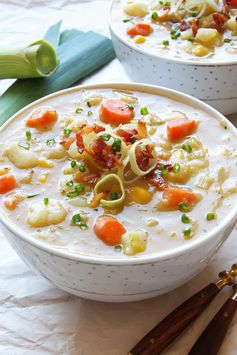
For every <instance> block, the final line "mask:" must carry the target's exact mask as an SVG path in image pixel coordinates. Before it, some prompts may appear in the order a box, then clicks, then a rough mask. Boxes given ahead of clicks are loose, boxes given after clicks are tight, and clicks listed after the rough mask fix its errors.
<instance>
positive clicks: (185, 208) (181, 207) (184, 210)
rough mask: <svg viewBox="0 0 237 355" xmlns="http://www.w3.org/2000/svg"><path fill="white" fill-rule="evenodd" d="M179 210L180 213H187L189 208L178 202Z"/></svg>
mask: <svg viewBox="0 0 237 355" xmlns="http://www.w3.org/2000/svg"><path fill="white" fill-rule="evenodd" d="M179 209H180V211H182V212H188V211H189V206H188V205H187V204H186V203H184V202H180V203H179Z"/></svg>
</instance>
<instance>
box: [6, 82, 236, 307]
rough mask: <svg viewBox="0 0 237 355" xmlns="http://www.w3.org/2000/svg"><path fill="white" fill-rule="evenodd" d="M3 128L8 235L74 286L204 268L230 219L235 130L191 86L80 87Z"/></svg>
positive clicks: (144, 290) (128, 283)
mask: <svg viewBox="0 0 237 355" xmlns="http://www.w3.org/2000/svg"><path fill="white" fill-rule="evenodd" d="M13 132H14V139H13ZM0 134H1V135H2V137H4V139H3V140H2V143H1V146H0V151H1V164H0V173H1V176H0V193H1V209H0V216H1V222H2V224H3V228H4V230H5V231H6V235H7V236H8V238H9V240H10V242H11V244H12V245H13V246H14V247H15V248H16V250H17V252H18V253H19V254H20V256H21V257H23V259H25V260H26V261H27V262H29V263H30V264H31V266H33V268H35V269H37V270H38V271H39V272H40V273H41V274H43V275H44V276H46V277H47V278H48V279H49V280H51V281H52V282H54V283H55V284H56V285H57V286H59V287H60V288H62V289H64V290H66V291H68V292H71V293H74V294H77V295H80V296H82V297H86V298H91V299H97V300H105V301H128V300H138V299H144V298H148V297H152V296H155V295H157V294H161V293H164V292H166V291H168V290H170V289H172V288H175V287H177V286H178V285H180V284H182V283H183V282H185V281H187V280H188V279H189V278H191V277H192V276H193V275H195V274H196V273H197V272H198V271H200V270H201V269H202V268H203V267H205V265H206V264H207V263H208V262H209V260H210V258H211V256H212V255H213V254H214V253H215V251H216V250H217V248H218V247H219V246H220V245H221V243H222V242H223V240H224V239H225V238H226V237H227V236H228V234H229V233H230V231H231V229H232V228H233V225H234V222H235V219H236V212H237V211H236V207H235V206H236V196H237V195H236V193H237V185H236V155H237V150H236V148H237V144H236V143H235V142H236V130H235V128H234V127H233V126H232V125H231V124H230V123H229V122H228V121H227V120H226V119H225V118H224V117H223V116H222V115H220V114H219V113H217V112H216V111H215V110H213V109H211V108H210V107H208V106H206V105H205V104H202V103H200V102H199V101H198V100H195V99H192V98H191V97H188V96H186V95H184V94H180V93H177V92H175V91H172V90H168V89H164V88H156V87H152V86H147V85H139V84H104V85H94V86H85V87H78V88H73V89H69V90H65V91H61V92H59V93H56V94H53V95H50V96H48V97H46V98H43V99H41V100H38V101H36V102H35V103H33V104H31V105H29V106H28V107H26V108H25V109H23V110H21V111H20V112H19V113H17V114H16V115H15V116H13V117H12V118H11V119H10V120H9V121H8V122H7V123H6V124H5V125H4V126H3V127H2V128H1V133H0Z"/></svg>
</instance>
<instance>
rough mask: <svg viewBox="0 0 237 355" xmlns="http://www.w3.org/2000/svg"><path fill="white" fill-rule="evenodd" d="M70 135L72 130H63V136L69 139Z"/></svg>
mask: <svg viewBox="0 0 237 355" xmlns="http://www.w3.org/2000/svg"><path fill="white" fill-rule="evenodd" d="M71 133H72V130H71V129H69V128H64V130H63V134H64V136H66V137H69V136H70V134H71Z"/></svg>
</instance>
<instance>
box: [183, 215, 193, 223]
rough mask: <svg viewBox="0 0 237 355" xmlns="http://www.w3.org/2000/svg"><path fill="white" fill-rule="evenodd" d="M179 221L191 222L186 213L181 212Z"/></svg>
mask: <svg viewBox="0 0 237 355" xmlns="http://www.w3.org/2000/svg"><path fill="white" fill-rule="evenodd" d="M181 221H182V222H183V223H190V222H191V220H190V218H189V217H188V216H187V215H186V214H183V215H182V217H181Z"/></svg>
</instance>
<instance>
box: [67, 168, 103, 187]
mask: <svg viewBox="0 0 237 355" xmlns="http://www.w3.org/2000/svg"><path fill="white" fill-rule="evenodd" d="M73 178H74V180H75V181H76V182H79V183H81V184H88V185H95V184H96V181H97V180H98V179H99V178H100V174H99V173H91V174H86V173H81V172H80V171H78V172H76V173H75V174H74V176H73Z"/></svg>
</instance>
